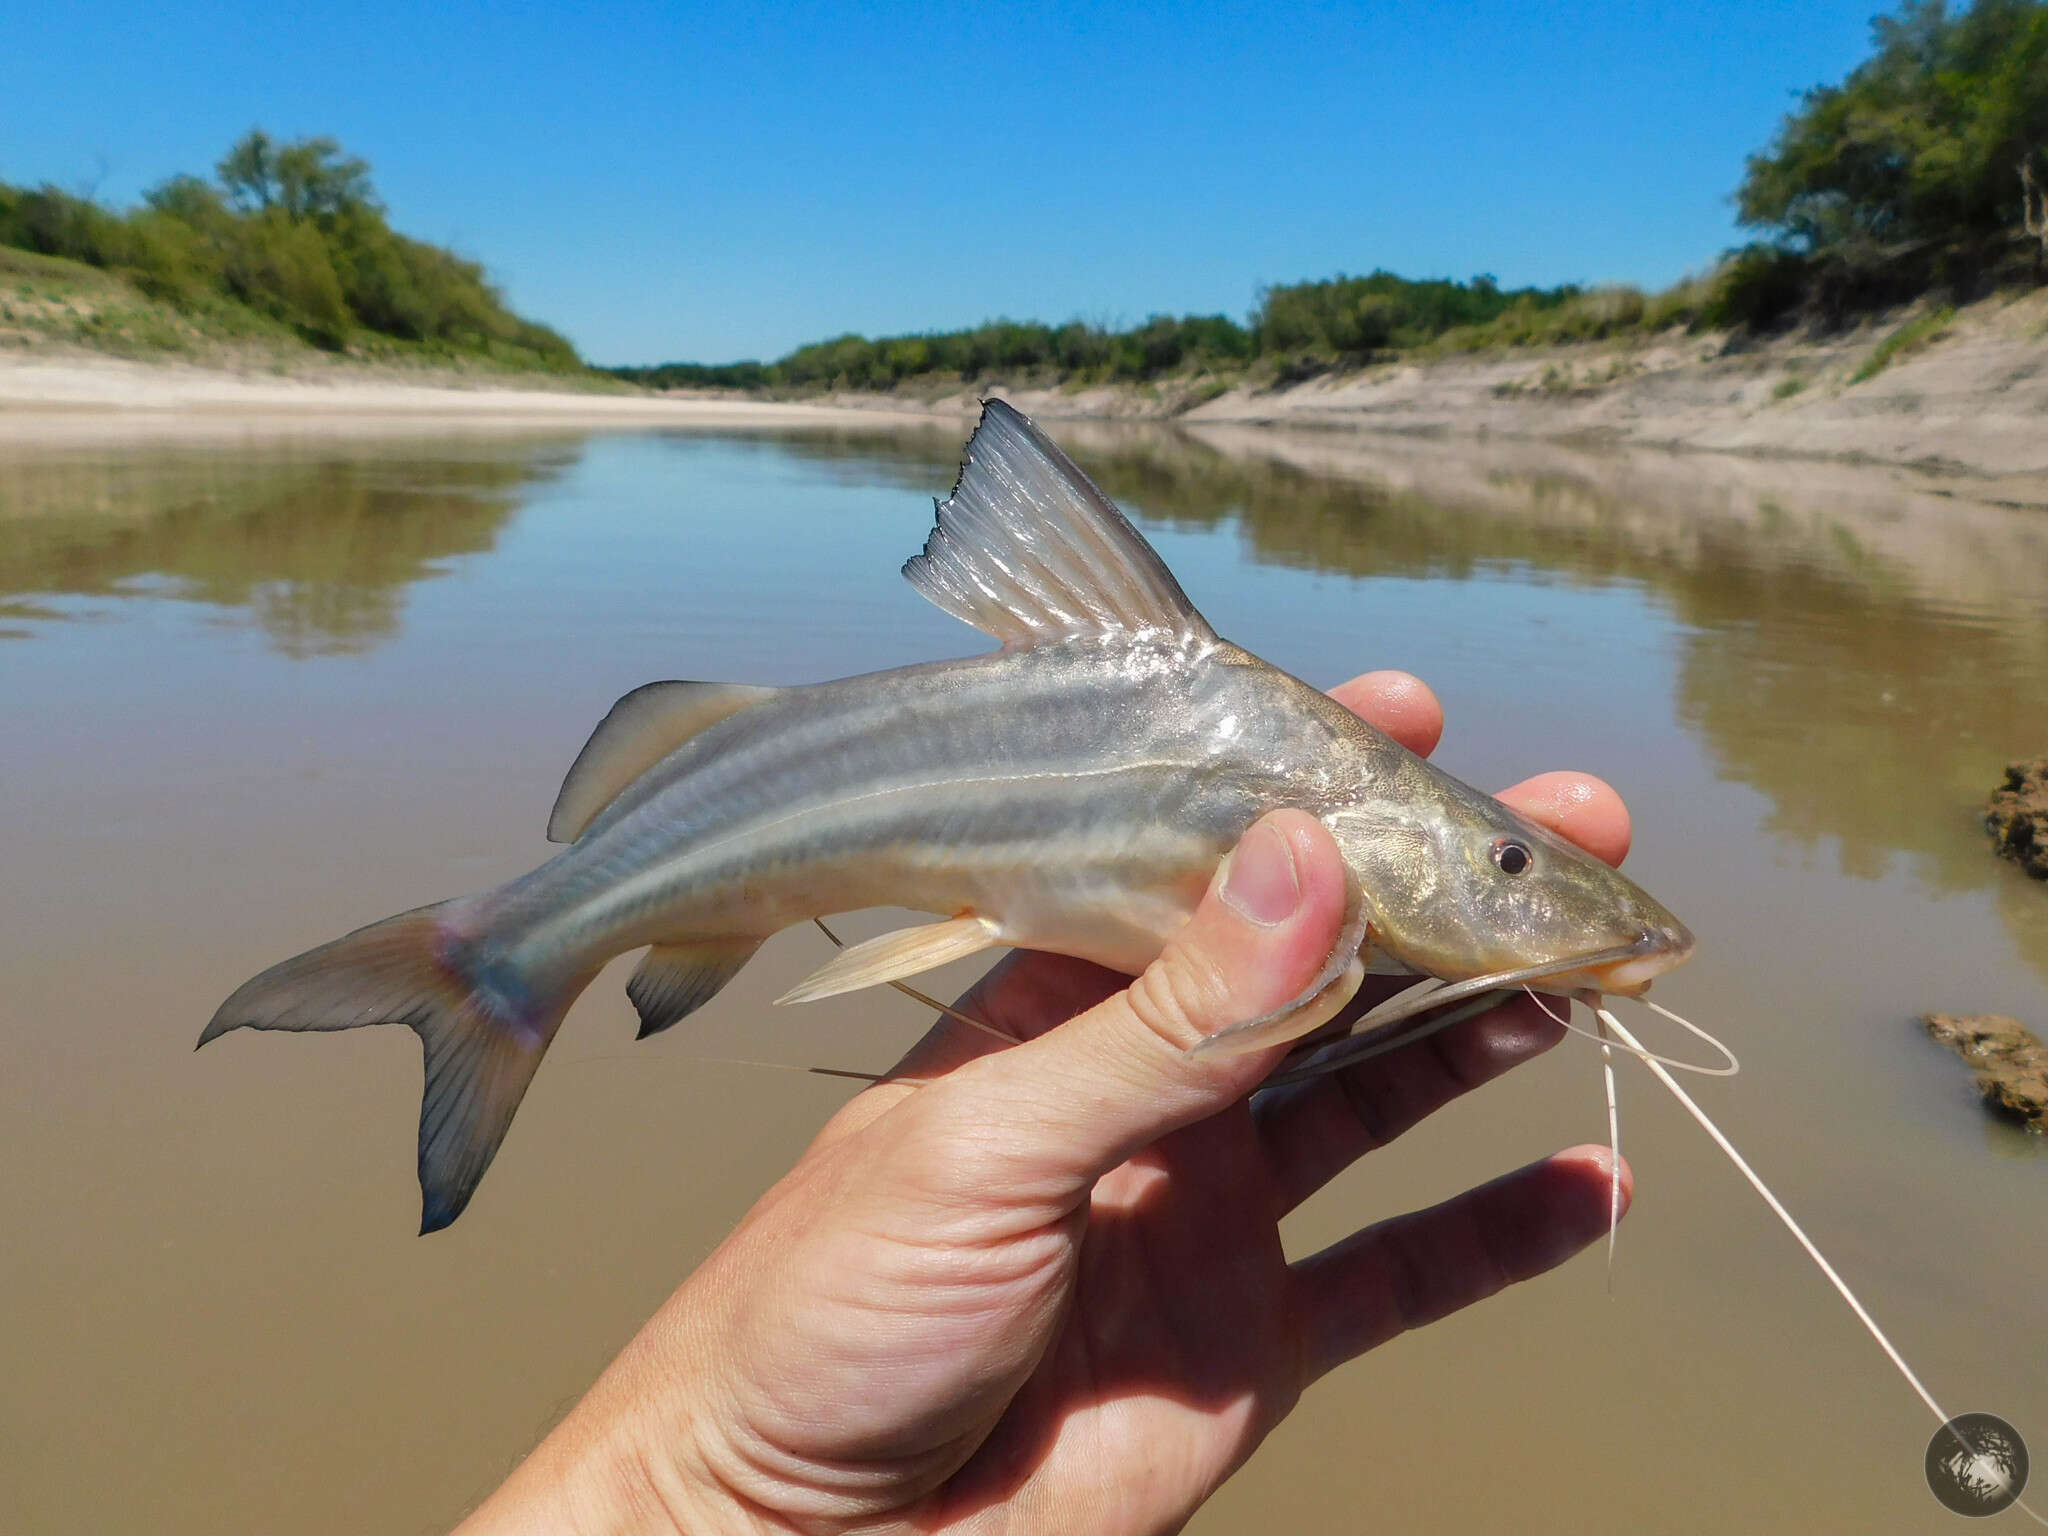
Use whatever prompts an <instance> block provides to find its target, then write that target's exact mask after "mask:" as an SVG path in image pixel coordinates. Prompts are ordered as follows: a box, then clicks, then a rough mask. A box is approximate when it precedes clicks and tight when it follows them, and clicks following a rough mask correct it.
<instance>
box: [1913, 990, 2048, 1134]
mask: <svg viewBox="0 0 2048 1536" xmlns="http://www.w3.org/2000/svg"><path fill="white" fill-rule="evenodd" d="M1920 1022H1921V1023H1922V1024H1923V1025H1924V1026H1926V1029H1927V1033H1928V1034H1929V1035H1930V1036H1932V1037H1933V1038H1934V1039H1936V1040H1939V1041H1940V1042H1941V1043H1942V1044H1943V1045H1945V1046H1948V1047H1949V1048H1950V1049H1951V1050H1953V1051H1954V1052H1955V1053H1956V1054H1957V1055H1958V1056H1960V1057H1962V1058H1963V1060H1965V1061H1967V1062H1968V1063H1969V1064H1970V1065H1971V1066H1973V1067H1975V1068H1976V1069H1977V1091H1978V1092H1979V1093H1981V1094H1983V1095H1984V1102H1985V1103H1986V1104H1988V1105H1990V1106H1991V1108H1992V1109H1994V1110H1996V1111H1997V1112H1998V1113H2000V1114H2002V1115H2008V1116H2010V1117H2011V1118H2013V1119H2015V1120H2018V1121H2019V1122H2020V1123H2021V1124H2022V1125H2024V1126H2025V1127H2026V1128H2027V1129H2028V1130H2030V1131H2032V1132H2034V1133H2035V1134H2036V1135H2048V1045H2043V1044H2042V1043H2041V1042H2040V1041H2039V1040H2038V1039H2036V1038H2035V1037H2034V1036H2033V1034H2032V1033H2030V1032H2029V1031H2028V1030H2027V1029H2026V1028H2025V1026H2023V1025H2022V1024H2020V1022H2019V1021H2018V1020H2016V1019H2008V1018H2006V1017H2005V1016H2004V1015H2003V1014H1998V1013H1976V1014H1953V1013H1923V1014H1922V1015H1921V1016H1920Z"/></svg>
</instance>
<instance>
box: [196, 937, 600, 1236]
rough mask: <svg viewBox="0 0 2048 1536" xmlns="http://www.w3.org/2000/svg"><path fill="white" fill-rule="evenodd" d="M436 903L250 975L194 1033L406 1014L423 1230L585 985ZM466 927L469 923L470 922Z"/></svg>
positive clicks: (387, 1019) (505, 1122)
mask: <svg viewBox="0 0 2048 1536" xmlns="http://www.w3.org/2000/svg"><path fill="white" fill-rule="evenodd" d="M458 905H459V904H458V903H456V902H442V903H441V904H439V905H438V906H432V907H421V908H419V909H418V910H417V911H413V912H402V913H400V914H399V915H398V916H397V917H390V918H386V919H385V920H384V921H383V922H381V923H372V924H371V925H370V926H369V927H367V928H359V929H357V930H356V931H355V932H354V933H351V934H349V935H348V936H347V937H346V938H340V939H336V940H335V941H334V942H333V943H331V944H323V945H321V946H320V947H319V948H318V949H312V950H308V951H307V952H306V953H305V954H303V955H300V956H298V957H296V958H295V959H291V960H286V961H284V962H283V963H282V964H280V965H274V966H272V967H271V968H270V969H269V970H267V971H265V972H264V973H263V974H262V975H260V976H258V977H256V978H255V980H253V981H249V982H245V983H244V984H243V985H242V986H241V987H240V988H239V989H238V990H237V991H236V992H235V995H234V996H232V997H230V998H229V999H228V1000H227V1001H226V1002H225V1003H222V1004H221V1006H220V1011H219V1012H218V1013H216V1014H215V1015H214V1016H213V1022H212V1023H210V1024H208V1025H207V1026H206V1029H205V1032H204V1033H203V1034H201V1035H200V1037H199V1043H200V1044H201V1045H204V1044H206V1042H207V1041H209V1040H212V1039H214V1038H215V1037H216V1036H219V1035H223V1034H226V1033H227V1032H228V1031H229V1030H231V1029H243V1028H249V1029H292V1030H320V1029H353V1028H355V1027H356V1026H357V1025H359V1024H404V1025H406V1026H408V1027H409V1028H411V1029H412V1031H413V1032H414V1033H415V1034H417V1035H418V1036H419V1037H420V1044H421V1046H422V1048H423V1051H424V1055H425V1058H426V1083H425V1089H424V1091H423V1093H422V1095H421V1098H420V1148H419V1172H420V1231H421V1232H423V1233H424V1232H438V1231H440V1230H441V1228H443V1227H445V1226H447V1225H448V1224H449V1223H450V1222H452V1221H453V1220H455V1218H456V1217H458V1216H460V1215H461V1214H462V1210H463V1207H464V1206H466V1205H468V1204H469V1197H470V1196H471V1195H472V1194H474V1193H475V1191H476V1186H477V1181H478V1180H479V1179H481V1178H482V1177H483V1176H484V1170H485V1169H486V1168H488V1167H490V1165H491V1159H492V1158H493V1157H495V1156H496V1155H497V1151H498V1143H499V1142H501V1141H503V1140H504V1139H505V1130H506V1128H507V1127H508V1126H509V1125H511V1123H512V1115H513V1112H514V1111H515V1110H517V1109H518V1108H519V1101H520V1099H521V1098H523V1097H524V1096H525V1094H526V1085H527V1084H528V1083H530V1082H531V1081H532V1080H533V1073H534V1069H535V1068H536V1067H538V1066H539V1065H540V1059H541V1056H542V1055H543V1054H544V1053H545V1052H546V1050H547V1048H548V1044H549V1042H550V1041H552V1040H553V1039H554V1038H555V1031H556V1029H558V1028H559V1027H560V1026H561V1022H562V1016H563V1015H564V1014H566V1013H567V1012H568V1011H569V1005H570V1004H571V1003H572V1002H574V1001H575V1000H576V994H577V993H579V992H581V991H582V990H583V988H584V986H585V985H586V984H587V982H588V980H589V978H588V977H578V978H576V979H575V980H574V982H573V983H572V984H571V985H569V986H566V987H557V988H555V989H553V990H548V989H545V988H541V987H538V986H535V985H533V984H532V983H531V982H530V980H529V978H527V977H526V976H525V975H523V974H522V973H521V972H520V971H519V970H518V969H516V968H515V967H514V966H513V965H512V964H511V962H510V961H509V959H507V958H506V957H504V956H503V955H501V954H493V952H492V950H491V946H490V945H489V941H488V940H479V939H475V938H471V937H468V936H466V935H465V934H464V932H463V931H462V929H461V928H459V927H457V926H456V925H455V924H453V923H451V922H449V921H448V918H449V917H450V915H451V909H452V908H455V907H456V906H458ZM465 926H466V925H465Z"/></svg>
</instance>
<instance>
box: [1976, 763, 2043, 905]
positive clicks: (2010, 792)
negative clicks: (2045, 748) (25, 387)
mask: <svg viewBox="0 0 2048 1536" xmlns="http://www.w3.org/2000/svg"><path fill="white" fill-rule="evenodd" d="M1984 830H1985V831H1987V832H1989V833H1990V834H1991V838H1992V841H1993V842H1995V843H1996V844H1997V845H1998V851H1999V853H2000V854H2001V855H2002V856H2004V857H2005V858H2008V859H2011V860H2013V861H2014V862H2015V863H2017V864H2018V865H2019V866H2020V868H2021V869H2024V870H2025V871H2026V872H2027V873H2028V874H2030V875H2032V876H2033V877H2034V878H2035V879H2036V880H2048V757H2037V758H2035V759H2034V760H2033V761H2032V762H2030V763H2008V764H2006V767H2005V783H2004V784H2003V785H2001V786H2000V787H1999V788H1997V789H1995V790H1993V791H1992V792H1991V799H1990V800H1989V801H1988V802H1986V804H1985V806H1984Z"/></svg>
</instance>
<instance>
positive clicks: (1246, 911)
mask: <svg viewBox="0 0 2048 1536" xmlns="http://www.w3.org/2000/svg"><path fill="white" fill-rule="evenodd" d="M1221 894H1222V897H1223V899H1224V901H1226V902H1227V903H1229V905H1230V906H1231V907H1232V909H1234V910H1235V911H1237V912H1239V913H1241V914H1242V915H1243V916H1245V917H1248V918H1250V919H1251V920H1252V921H1253V922H1255V923H1259V924H1262V925H1264V926H1266V927H1268V928H1270V927H1272V926H1273V925H1274V924H1276V923H1281V922H1285V921H1286V920H1287V919H1288V918H1289V917H1292V916H1293V915H1294V909H1295V908H1296V907H1298V906H1300V905H1301V880H1300V877H1299V876H1298V875H1296V873H1295V870H1294V845H1293V844H1292V843H1290V842H1288V840H1287V839H1286V838H1285V837H1283V836H1281V835H1280V833H1279V832H1278V831H1277V830H1276V829H1274V828H1272V827H1267V826H1258V827H1253V828H1252V829H1251V831H1250V832H1248V833H1246V834H1245V838H1244V841H1243V842H1241V843H1239V844H1238V845H1237V847H1236V848H1235V849H1234V850H1233V851H1232V852H1231V855H1230V864H1229V867H1228V868H1227V869H1226V870H1225V871H1224V873H1223V890H1222V892H1221Z"/></svg>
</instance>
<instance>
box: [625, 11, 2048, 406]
mask: <svg viewBox="0 0 2048 1536" xmlns="http://www.w3.org/2000/svg"><path fill="white" fill-rule="evenodd" d="M1871 25H1872V32H1873V52H1872V55H1871V57H1870V58H1869V59H1867V60H1866V61H1865V62H1864V63H1862V64H1861V65H1859V66H1857V68H1856V69H1855V70H1854V71H1852V72H1851V73H1850V75H1849V76H1848V78H1847V79H1846V80H1844V81H1842V82H1841V83H1840V84H1838V85H1825V86H1817V87H1815V88H1814V89H1812V90H1809V91H1807V92H1805V93H1804V94H1803V95H1802V97H1801V98H1800V102H1799V105H1798V106H1797V107H1796V108H1795V109H1794V110H1793V111H1792V112H1790V113H1789V114H1787V116H1786V118H1785V120H1784V122H1783V124H1782V125H1781V126H1780V128H1779V129H1778V132H1777V133H1776V135H1775V136H1774V137H1773V139H1772V141H1771V142H1770V143H1769V144H1768V145H1766V146H1765V147H1763V148H1762V149H1760V150H1758V151H1757V152H1756V153H1755V154H1753V155H1751V156H1750V157H1749V158H1748V160H1747V163H1746V165H1745V169H1744V174H1743V178H1742V182H1741V184H1740V186H1739V187H1738V188H1737V190H1736V193H1735V203H1736V208H1737V216H1738V220H1739V222H1740V223H1741V225H1742V226H1743V227H1744V228H1746V229H1749V230H1751V231H1753V232H1754V234H1755V238H1754V239H1752V240H1751V241H1749V242H1748V243H1747V244H1745V245H1743V246H1741V247H1739V248H1737V249H1735V250H1732V251H1729V252H1727V253H1726V254H1724V255H1723V256H1722V258H1721V259H1720V261H1719V262H1717V263H1716V264H1715V265H1714V267H1713V268H1712V269H1711V270H1710V271H1709V272H1707V273H1706V274H1705V275H1703V276H1700V277H1694V278H1688V279H1686V280H1684V281H1682V282H1680V283H1677V284H1675V285H1673V286H1672V287H1670V288H1668V289H1665V290H1663V291H1662V292H1658V293H1645V292H1643V291H1642V290H1640V289H1637V288H1633V287H1628V286H1602V287H1593V288H1588V287H1581V286H1578V285H1574V284H1564V285H1561V286H1559V287H1555V288H1519V289H1511V290H1510V289H1503V288H1501V287H1499V286H1498V285H1497V284H1496V282H1495V281H1494V279H1492V278H1491V277H1485V276H1481V277H1476V278H1473V279H1470V280H1469V281H1464V282H1459V281H1452V280H1448V279H1435V280H1425V281H1416V280H1413V279H1409V278H1403V277H1399V276H1396V275H1395V274H1393V273H1390V272H1384V271H1376V272H1373V273H1371V274H1369V275H1368V276H1365V277H1349V276H1338V277H1334V278H1329V279H1324V280H1321V281H1313V282H1301V283H1291V284H1283V285H1279V286H1276V287H1271V288H1267V289H1264V290H1263V291H1262V292H1261V293H1260V294H1259V295H1258V297H1257V301H1256V304H1255V306H1254V308H1253V310H1252V312H1251V314H1250V315H1249V316H1248V317H1247V318H1246V320H1245V321H1244V322H1243V323H1239V322H1238V321H1236V320H1234V319H1232V318H1230V317H1229V316H1226V315H1185V316H1179V317H1175V316H1170V315H1154V316H1152V317H1151V318H1149V319H1147V320H1145V321H1144V322H1143V323H1142V324H1139V325H1136V326H1133V327H1130V328H1127V329H1114V328H1109V327H1103V326H1092V325H1085V324H1082V323H1080V322H1078V321H1075V322H1070V323H1068V324H1066V325H1057V326H1052V325H1039V324H1032V323H1028V322H1021V321H1011V320H998V321H994V322H991V323H989V324H986V325H980V326H976V327H974V328H972V329H970V330H962V331H944V332H927V333H921V334H917V335H905V336H885V337H879V338H875V339H872V340H870V339H868V338H866V337H863V336H858V335H846V336H839V337H835V338H833V339H832V340H830V341H823V342H816V343H813V344H811V345H809V346H804V347H799V348H797V349H796V350H795V351H794V352H791V353H790V354H788V355H787V356H786V357H782V358H779V359H777V360H775V361H774V362H766V363H764V362H743V363H726V364H705V363H666V364H662V365H660V366H658V367H653V368H619V369H613V370H610V371H611V372H614V373H616V374H618V375H619V376H620V377H623V378H627V379H631V380H633V381H634V382H637V383H641V384H645V385H648V386H650V387H654V388H678V387H681V388H692V387H695V388H704V387H709V388H731V389H745V390H755V391H759V390H769V391H790V392H806V391H812V390H818V389H826V388H842V389H844V388H851V389H877V390H886V389H893V388H896V387H898V386H899V385H903V384H906V383H912V382H915V381H918V380H935V381H944V380H963V381H968V382H972V381H974V380H977V379H987V378H992V377H998V376H1000V377H1002V378H1005V379H1007V380H1011V381H1013V382H1019V383H1023V382H1063V383H1073V384H1088V383H1094V382H1114V381H1125V382H1140V381H1147V380H1156V379H1160V378H1163V377H1169V376H1175V375H1189V374H1202V373H1214V374H1235V373H1242V372H1244V371H1246V370H1251V369H1256V370H1258V371H1259V372H1260V373H1261V374H1263V375H1264V376H1267V377H1270V378H1272V379H1273V380H1275V381H1280V382H1284V381H1287V380H1289V379H1292V378H1298V377H1303V376H1307V375H1310V374H1313V373H1316V372H1319V371H1322V370H1325V369H1330V368H1337V367H1346V366H1357V365H1360V364H1363V363H1369V362H1371V361H1374V360H1375V359H1379V358H1385V357H1390V356H1394V355H1399V354H1402V353H1409V352H1415V351H1418V350H1419V351H1432V350H1434V351H1444V350H1452V351H1455V350H1463V349H1477V348H1482V347H1493V346H1517V345H1532V344H1549V343H1557V342H1568V341H1587V340H1599V339H1602V338H1605V337H1609V336H1616V335H1625V334H1629V333H1655V332H1660V331H1665V330H1669V329H1672V328H1674V327H1683V328H1687V329H1694V330H1700V329H1733V328H1745V329H1748V330H1752V331H1766V330H1771V329H1775V328H1779V327H1783V326H1787V325H1791V324H1799V323H1806V324H1818V325H1823V326H1831V325H1840V324H1842V323H1845V322H1847V321H1850V320H1853V319H1855V318H1857V317H1858V316H1860V315H1862V314H1866V313H1869V312H1871V311H1873V310H1877V309H1881V308H1885V307H1889V306H1891V305H1894V304H1898V303H1902V302H1906V301H1909V300H1912V299H1916V298H1919V297H1921V296H1923V295H1926V294H1929V293H1937V292H1938V293H1942V294H1945V295H1946V296H1947V297H1948V298H1949V300H1950V301H1951V302H1961V301H1963V300H1966V299H1969V298H1973V297H1977V296H1979V295H1981V294H1983V293H1984V292H1987V291H1989V290H1990V289H1991V288H1993V287H1996V286H1999V285H2001V284H2009V283H2016V282H2034V283H2038V282H2041V281H2043V280H2044V278H2048V272H2044V270H2043V269H2044V266H2048V0H1976V3H1975V4H1974V5H1971V6H1969V7H1968V8H1966V9H1965V8H1956V9H1952V8H1951V7H1949V6H1948V5H1947V4H1946V3H1944V0H1905V3H1904V4H1903V5H1902V6H1901V7H1900V9H1898V10H1897V11H1895V12H1893V13H1890V14H1888V15H1884V16H1880V17H1878V18H1876V19H1875V20H1874V21H1873V22H1872V24H1871Z"/></svg>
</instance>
